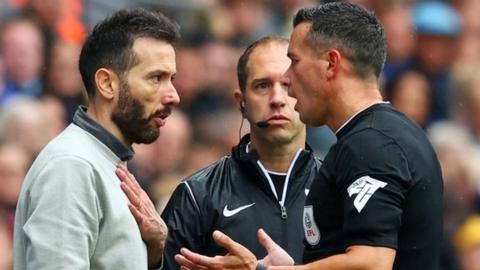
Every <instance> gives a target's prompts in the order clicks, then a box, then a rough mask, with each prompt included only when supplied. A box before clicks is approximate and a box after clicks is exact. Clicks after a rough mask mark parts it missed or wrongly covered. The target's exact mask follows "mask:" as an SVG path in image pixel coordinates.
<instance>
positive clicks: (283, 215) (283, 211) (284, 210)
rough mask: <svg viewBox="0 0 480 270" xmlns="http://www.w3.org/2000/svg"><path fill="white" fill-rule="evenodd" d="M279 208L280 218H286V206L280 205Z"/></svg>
mask: <svg viewBox="0 0 480 270" xmlns="http://www.w3.org/2000/svg"><path fill="white" fill-rule="evenodd" d="M280 210H282V219H287V208H285V206H283V205H282V206H281V207H280Z"/></svg>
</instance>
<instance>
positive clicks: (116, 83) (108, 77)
mask: <svg viewBox="0 0 480 270" xmlns="http://www.w3.org/2000/svg"><path fill="white" fill-rule="evenodd" d="M95 84H96V86H97V92H98V95H100V96H102V97H103V98H105V99H114V98H115V95H116V93H118V89H119V87H120V78H119V77H118V76H117V74H115V72H113V71H111V70H109V69H106V68H100V69H98V70H97V72H95Z"/></svg>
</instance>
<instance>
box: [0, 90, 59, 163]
mask: <svg viewBox="0 0 480 270" xmlns="http://www.w3.org/2000/svg"><path fill="white" fill-rule="evenodd" d="M51 130H52V129H51V127H50V126H49V118H48V116H47V115H46V114H45V111H44V110H43V107H42V106H41V105H40V103H39V102H38V101H37V100H34V99H32V98H29V97H16V98H12V99H10V100H9V102H8V103H7V104H5V106H4V107H3V108H2V110H1V113H0V141H2V142H6V143H12V144H16V145H18V146H20V147H22V148H24V149H25V150H26V151H27V152H28V153H29V155H30V156H31V157H34V156H36V155H37V154H38V153H39V152H40V150H41V149H42V148H43V146H45V144H46V143H47V142H48V141H49V140H50V139H51V136H52V134H51V133H50V131H51Z"/></svg>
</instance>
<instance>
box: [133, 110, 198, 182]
mask: <svg viewBox="0 0 480 270" xmlns="http://www.w3.org/2000/svg"><path fill="white" fill-rule="evenodd" d="M191 133H192V127H191V124H190V122H189V119H188V118H187V117H186V116H185V114H184V113H182V111H180V110H175V111H174V112H173V113H172V114H171V115H170V117H169V118H168V121H167V123H166V124H165V126H163V127H162V129H161V131H160V137H159V138H158V139H157V140H156V141H155V142H154V143H152V144H150V145H146V144H135V145H134V149H135V157H134V158H133V160H132V161H131V162H130V163H129V166H131V167H132V172H134V173H135V175H136V178H137V179H139V181H140V182H143V183H144V185H147V186H149V185H150V183H151V182H153V181H155V180H157V179H158V178H160V177H162V176H163V175H166V174H172V173H176V172H182V171H183V169H184V167H185V157H186V155H187V151H188V150H189V146H190V143H191V139H192V134H191ZM165 153H168V154H165Z"/></svg>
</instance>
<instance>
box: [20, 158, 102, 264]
mask: <svg viewBox="0 0 480 270" xmlns="http://www.w3.org/2000/svg"><path fill="white" fill-rule="evenodd" d="M35 178H36V179H34V181H33V184H32V186H31V188H30V189H29V191H28V194H27V196H26V200H27V201H28V204H27V205H28V210H27V211H28V214H27V219H26V221H25V223H24V225H23V228H22V229H23V233H24V235H25V237H26V239H27V241H26V247H25V250H26V261H27V263H28V267H27V269H36V270H38V269H89V268H90V262H89V258H90V257H91V255H92V254H93V252H94V249H95V245H96V240H97V236H98V230H99V224H100V220H101V217H102V213H101V209H100V206H99V202H98V199H97V195H96V191H95V181H94V180H95V173H94V170H93V169H92V166H91V165H90V164H89V163H88V162H87V161H85V160H82V159H79V158H75V157H60V158H55V159H54V160H52V161H50V162H49V163H48V164H47V165H46V166H45V167H44V168H43V169H42V170H41V171H40V173H39V174H38V175H37V176H35Z"/></svg>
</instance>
